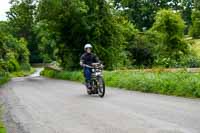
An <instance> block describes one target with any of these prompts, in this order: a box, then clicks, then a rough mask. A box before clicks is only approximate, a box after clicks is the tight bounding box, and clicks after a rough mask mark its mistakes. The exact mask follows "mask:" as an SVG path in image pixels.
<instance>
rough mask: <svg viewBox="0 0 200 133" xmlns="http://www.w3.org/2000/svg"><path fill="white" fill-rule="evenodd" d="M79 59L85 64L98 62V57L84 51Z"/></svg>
mask: <svg viewBox="0 0 200 133" xmlns="http://www.w3.org/2000/svg"><path fill="white" fill-rule="evenodd" d="M80 60H81V62H83V64H86V65H92V63H98V62H99V58H98V57H97V56H96V55H95V54H93V53H84V54H83V55H82V56H81V59H80Z"/></svg>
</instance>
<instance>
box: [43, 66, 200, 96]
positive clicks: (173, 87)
mask: <svg viewBox="0 0 200 133" xmlns="http://www.w3.org/2000/svg"><path fill="white" fill-rule="evenodd" d="M42 75H44V76H47V77H51V78H58V79H64V80H72V81H80V82H83V81H84V78H83V74H82V72H80V71H74V72H69V71H56V70H53V69H50V68H46V69H45V70H44V71H43V72H42ZM104 78H105V82H106V84H107V85H108V86H111V87H119V88H123V89H127V90H134V91H142V92H148V93H159V94H165V95H175V96H183V97H200V82H199V79H200V75H199V74H196V73H187V72H175V73H170V72H136V71H106V72H104ZM177 83H179V84H177Z"/></svg>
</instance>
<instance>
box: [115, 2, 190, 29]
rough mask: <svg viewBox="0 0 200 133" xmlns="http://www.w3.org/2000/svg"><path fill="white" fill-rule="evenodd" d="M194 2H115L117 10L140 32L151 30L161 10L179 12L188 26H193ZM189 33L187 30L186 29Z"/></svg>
mask: <svg viewBox="0 0 200 133" xmlns="http://www.w3.org/2000/svg"><path fill="white" fill-rule="evenodd" d="M193 4H194V2H193V0H181V1H180V0H114V5H115V7H116V8H117V9H120V10H121V9H122V10H121V12H122V14H124V15H127V16H128V17H129V19H130V20H131V22H133V23H134V24H136V26H137V28H139V29H140V30H143V29H149V28H151V27H152V25H153V23H154V21H155V20H154V17H155V16H156V13H157V12H158V11H159V10H161V9H172V10H175V11H178V12H180V13H181V15H182V16H183V19H184V20H185V21H186V23H187V24H188V25H191V13H192V7H193ZM186 32H187V29H186Z"/></svg>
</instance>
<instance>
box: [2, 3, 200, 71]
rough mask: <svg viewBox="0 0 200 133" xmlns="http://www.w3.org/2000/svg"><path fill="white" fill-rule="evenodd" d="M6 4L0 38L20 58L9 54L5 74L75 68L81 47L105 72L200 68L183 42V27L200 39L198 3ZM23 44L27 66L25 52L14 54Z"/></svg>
mask: <svg viewBox="0 0 200 133" xmlns="http://www.w3.org/2000/svg"><path fill="white" fill-rule="evenodd" d="M11 4H12V6H11V9H10V11H9V12H8V13H7V16H8V21H7V22H4V23H2V24H1V25H4V26H5V25H6V27H9V28H7V29H6V30H5V28H4V30H5V31H6V32H5V33H3V32H2V34H3V35H1V36H4V37H6V38H7V41H11V42H12V44H14V43H18V44H20V46H18V45H17V44H16V45H13V46H15V48H14V49H15V52H12V53H24V55H15V56H13V55H14V54H12V55H10V54H9V56H12V57H9V58H10V59H11V58H12V61H10V60H9V61H8V60H7V62H9V63H6V64H7V65H8V64H9V66H4V65H5V63H4V65H0V67H4V68H5V67H6V68H9V69H10V70H8V71H16V70H18V69H20V67H22V66H24V67H26V66H27V64H28V62H30V63H42V62H45V63H50V62H52V61H57V62H58V63H59V64H60V66H61V67H63V68H64V69H65V70H76V69H80V66H79V59H80V56H81V54H82V53H83V52H84V50H83V47H84V45H85V44H86V43H91V44H92V45H93V46H94V52H95V53H96V54H97V55H98V56H99V58H100V59H101V60H102V61H103V63H104V64H105V66H106V69H109V70H112V69H119V68H133V67H145V68H146V67H148V68H149V67H157V66H159V67H160V66H161V67H199V66H200V65H199V64H200V63H199V57H198V56H197V55H196V54H194V52H193V51H191V49H190V44H189V43H187V42H186V41H185V40H184V34H187V33H188V32H187V31H188V27H191V28H190V29H191V30H190V33H191V35H192V36H193V37H198V36H199V31H200V30H199V29H200V26H199V0H195V1H194V0H181V1H180V0H156V1H155V0H106V1H105V0H92V1H91V0H62V1H58V0H39V1H37V0H11ZM4 26H0V27H4ZM4 40H5V39H4ZM26 45H27V47H28V49H29V53H30V55H29V57H30V61H28V60H29V59H28V56H27V55H28V51H27V50H25V49H23V50H25V51H26V52H22V51H20V50H18V51H17V50H16V48H18V47H23V48H25V47H26ZM19 49H20V48H19ZM21 50H22V49H21ZM19 56H20V57H19ZM14 58H15V59H14ZM21 58H23V59H21ZM19 60H26V61H19ZM4 62H5V59H4ZM22 62H23V64H25V65H21V64H22ZM24 62H25V63H24ZM1 64H3V63H1Z"/></svg>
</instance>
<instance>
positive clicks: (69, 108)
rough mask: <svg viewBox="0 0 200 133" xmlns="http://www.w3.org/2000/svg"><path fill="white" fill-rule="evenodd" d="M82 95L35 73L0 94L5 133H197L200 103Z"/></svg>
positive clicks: (122, 94) (80, 89)
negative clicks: (5, 127) (6, 130)
mask: <svg viewBox="0 0 200 133" xmlns="http://www.w3.org/2000/svg"><path fill="white" fill-rule="evenodd" d="M106 93H107V94H106V96H105V98H103V99H102V98H99V97H97V96H88V95H86V91H85V87H84V86H83V84H80V83H76V82H70V81H62V80H54V79H47V78H43V77H39V76H38V74H35V75H32V76H30V77H26V78H15V79H13V80H12V81H10V82H9V83H8V84H6V85H5V86H4V87H2V88H1V90H0V98H1V101H2V104H3V105H4V120H5V123H6V126H7V128H8V133H200V100H199V99H185V98H177V97H170V96H162V95H156V94H144V93H139V92H130V91H123V90H119V89H109V88H107V92H106Z"/></svg>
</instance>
